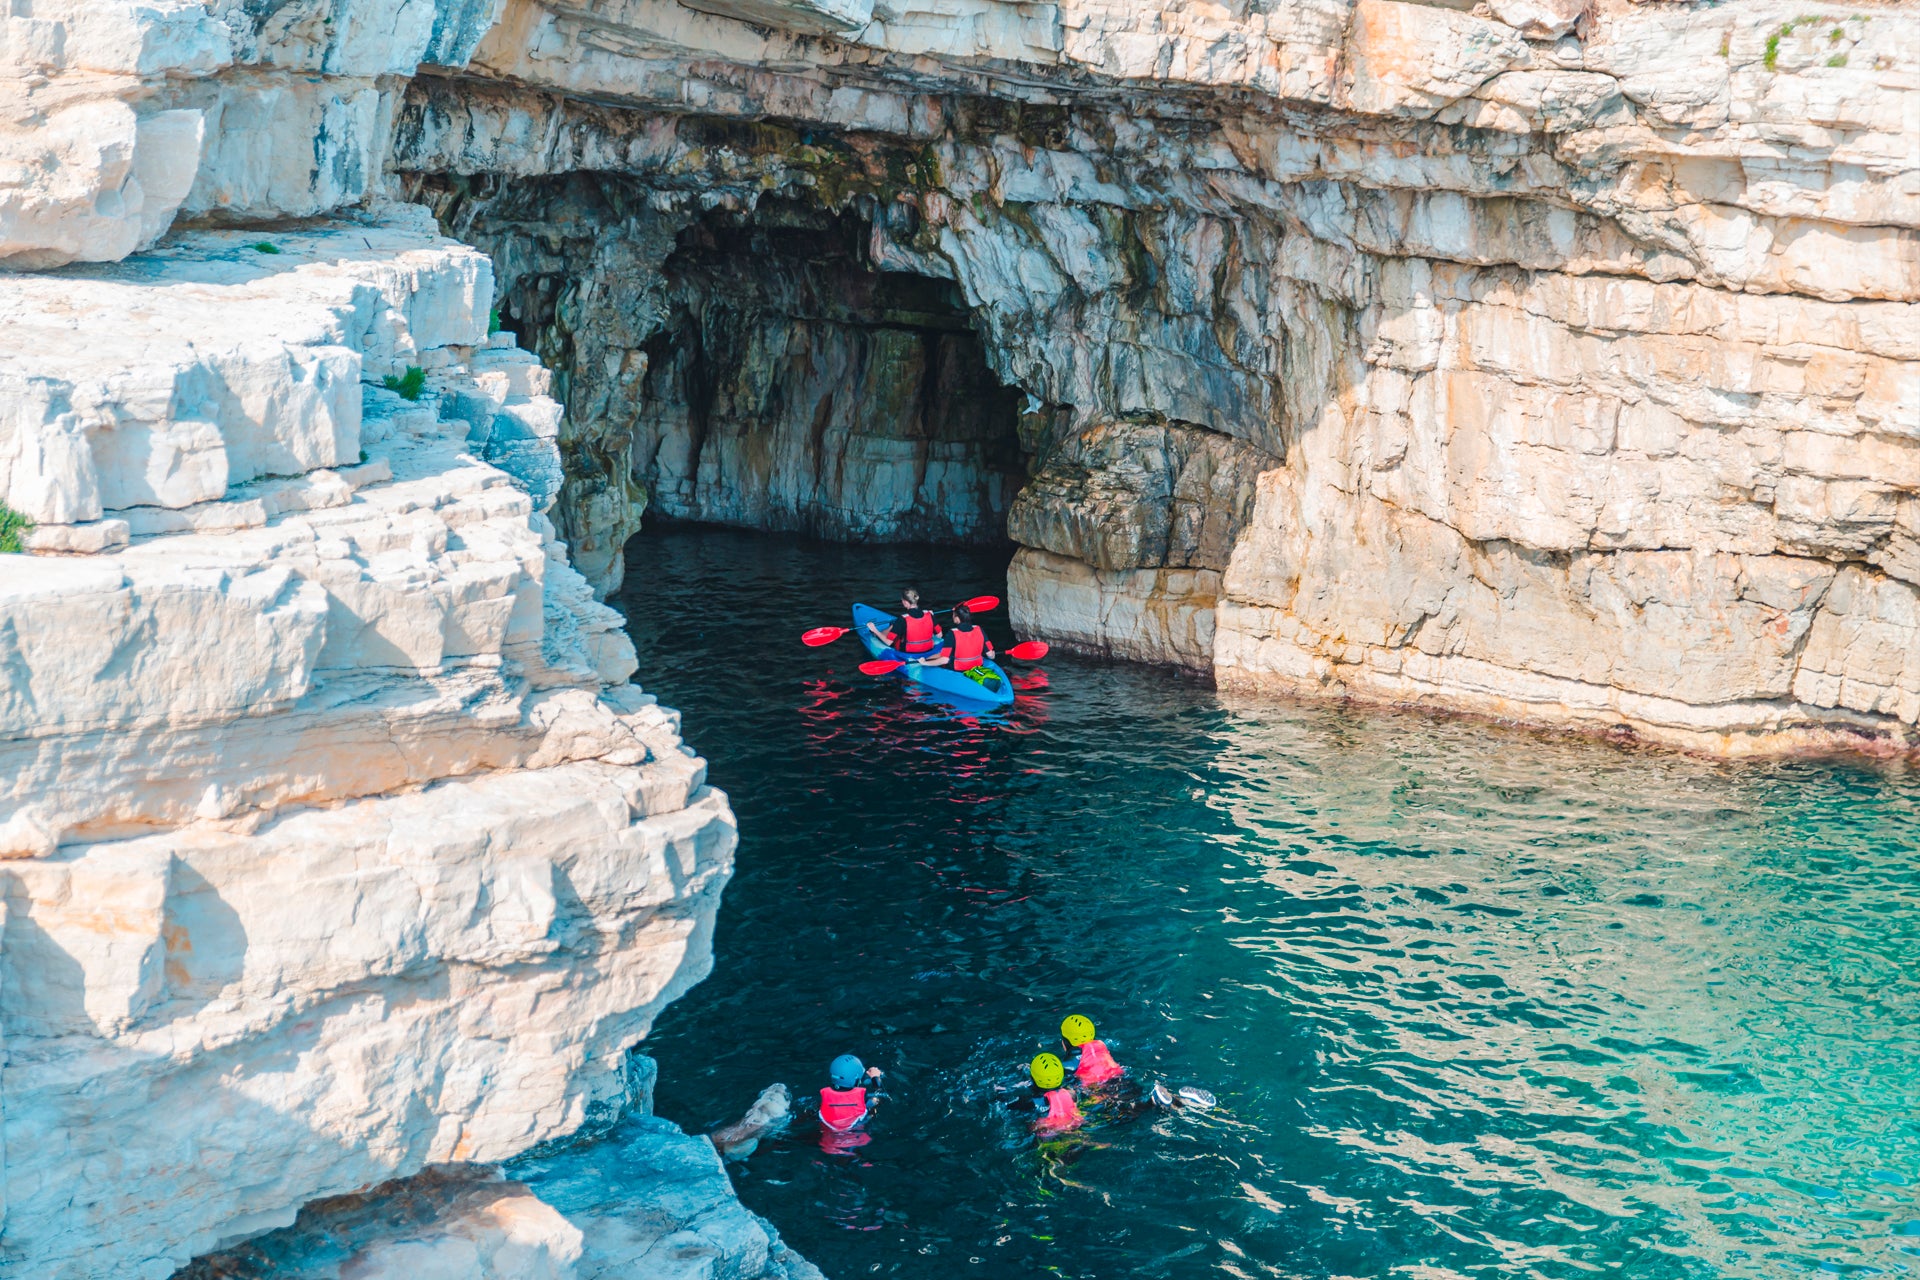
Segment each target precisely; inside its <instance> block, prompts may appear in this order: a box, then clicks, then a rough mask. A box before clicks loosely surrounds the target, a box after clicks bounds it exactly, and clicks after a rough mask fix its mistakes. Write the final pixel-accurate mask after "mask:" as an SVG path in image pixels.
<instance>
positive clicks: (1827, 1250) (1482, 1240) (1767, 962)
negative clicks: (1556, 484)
mask: <svg viewBox="0 0 1920 1280" xmlns="http://www.w3.org/2000/svg"><path fill="white" fill-rule="evenodd" d="M628 563H629V564H631V565H634V566H636V567H635V569H634V571H633V575H632V576H633V579H634V581H633V582H632V583H631V584H630V586H629V588H628V589H627V591H626V593H625V595H624V598H623V599H622V600H621V601H620V602H619V603H621V605H622V606H623V607H624V608H625V609H626V610H627V612H628V615H629V617H630V618H631V619H632V623H631V627H632V631H633V634H634V637H635V639H636V641H637V643H638V645H639V649H640V655H641V671H640V677H639V678H640V679H641V680H642V681H643V682H644V683H645V684H646V685H647V687H648V688H650V689H651V690H652V691H654V692H656V693H658V694H659V695H660V696H661V697H662V698H663V699H664V700H666V701H667V702H668V703H670V704H672V705H675V706H678V707H680V708H682V709H683V710H684V712H685V729H686V734H687V737H688V739H689V741H690V742H692V743H693V744H694V746H695V747H696V748H698V749H699V750H700V751H701V752H702V753H703V754H705V755H706V756H707V757H708V759H709V760H710V761H711V762H712V776H713V779H714V781H715V782H716V783H717V784H718V785H720V786H723V787H725V788H726V789H727V790H728V791H729V792H730V793H731V795H732V798H733V802H734V805H735V808H736V809H737V811H738V813H739V817H740V824H741V830H742V841H741V847H740V855H739V870H738V873H737V875H736V877H735V879H734V881H733V883H732V885H731V887H730V888H729V889H728V890H727V896H726V901H725V905H724V907H723V909H722V913H721V921H720V926H719V930H718V937H717V957H716V966H715V971H714V975H713V976H712V977H711V978H709V979H708V980H707V981H706V982H705V983H703V984H702V985H700V986H699V987H697V988H696V989H695V990H694V991H693V992H692V993H690V994H689V995H687V996H686V997H685V998H683V999H682V1000H681V1001H680V1002H678V1003H677V1004H675V1005H674V1006H673V1007H672V1008H670V1009H669V1010H668V1011H667V1012H666V1014H665V1015H664V1016H663V1017H662V1019H661V1021H660V1024H659V1026H658V1028H657V1029H656V1031H655V1033H654V1035H653V1036H652V1037H651V1038H650V1039H649V1041H648V1043H647V1051H648V1052H649V1053H651V1054H653V1055H654V1056H655V1057H656V1058H658V1060H659V1062H660V1065H661V1084H660V1090H659V1095H658V1102H657V1105H658V1108H659V1111H660V1113H661V1114H663V1115H666V1116H668V1117H670V1118H672V1119H674V1120H677V1121H679V1122H681V1123H682V1124H684V1125H686V1126H687V1127H688V1128H691V1129H700V1128H704V1127H708V1126H711V1125H714V1124H718V1123H721V1122H724V1121H727V1120H731V1119H733V1118H736V1117H737V1116H738V1115H739V1114H740V1112H741V1111H742V1110H743V1109H744V1108H745V1107H746V1105H747V1104H748V1103H749V1102H750V1101H751V1100H752V1098H753V1097H754V1095H755V1094H756V1093H757V1092H758V1091H759V1090H760V1088H761V1087H762V1086H764V1085H766V1084H767V1083H769V1082H770V1081H773V1080H784V1081H786V1082H787V1083H788V1084H790V1085H792V1086H793V1087H794V1088H795V1091H796V1093H798V1094H802V1095H811V1093H812V1091H813V1090H815V1089H817V1088H818V1087H819V1085H820V1084H822V1083H824V1081H823V1079H822V1078H821V1077H822V1075H823V1073H824V1068H825V1064H826V1063H827V1061H828V1060H829V1059H830V1058H832V1057H833V1056H834V1055H835V1054H837V1053H840V1052H844V1051H852V1052H856V1053H859V1054H860V1055H862V1056H863V1057H864V1058H866V1059H867V1060H868V1061H870V1062H874V1063H877V1064H879V1065H881V1066H883V1067H885V1068H886V1069H887V1070H888V1072H889V1086H890V1092H891V1094H892V1097H891V1098H890V1099H889V1101H888V1102H887V1104H886V1105H885V1106H884V1107H883V1109H882V1110H881V1111H880V1113H879V1114H878V1115H877V1116H876V1118H875V1122H874V1125H873V1131H872V1132H873V1139H872V1141H871V1142H870V1143H869V1144H868V1145H867V1146H865V1147H862V1148H860V1149H859V1150H857V1151H855V1152H852V1153H845V1154H835V1153H828V1152H825V1151H823V1150H822V1149H821V1147H820V1146H819V1144H818V1143H817V1141H816V1131H815V1129H814V1128H813V1125H812V1122H811V1119H810V1118H809V1117H804V1116H803V1117H802V1119H801V1121H800V1122H799V1123H798V1124H797V1125H796V1126H795V1128H794V1130H793V1131H792V1133H791V1134H790V1135H789V1136H788V1137H787V1138H785V1139H783V1140H782V1141H780V1142H778V1143H775V1144H772V1145H771V1146H769V1147H763V1148H762V1150H761V1151H760V1152H759V1153H758V1154H756V1155H755V1156H754V1157H753V1158H752V1159H751V1161H749V1162H748V1163H746V1164H744V1165H740V1166H736V1169H735V1178H736V1183H737V1185H738V1187H739V1191H740V1194H741V1196H742V1197H743V1198H744V1199H745V1200H746V1202H747V1203H748V1204H749V1205H750V1206H751V1207H753V1208H754V1209H755V1210H757V1211H759V1212H760V1213H762V1214H764V1215H766V1216H767V1217H768V1218H770V1219H771V1220H772V1221H773V1222H774V1223H775V1224H776V1225H777V1226H778V1227H779V1228H780V1230H781V1232H782V1233H783V1234H784V1235H785V1236H786V1237H787V1239H788V1240H789V1242H790V1243H792V1244H793V1245H794V1246H795V1247H796V1248H798V1249H799V1250H801V1251H802V1252H803V1253H805V1254H807V1255H808V1256H810V1257H811V1258H812V1259H813V1260H814V1261H815V1262H817V1263H818V1264H820V1265H821V1266H822V1267H823V1268H824V1269H825V1270H826V1271H827V1273H828V1274H829V1275H830V1276H835V1277H838V1278H839V1280H847V1278H849V1277H853V1276H856V1275H875V1274H877V1275H900V1276H915V1277H959V1276H1041V1275H1059V1276H1072V1277H1119V1276H1169V1277H1194V1276H1202V1275H1225V1276H1286V1277H1312V1278H1315V1280H1319V1278H1322V1277H1328V1278H1330V1277H1349V1276H1351V1277H1363V1276H1364V1277H1373V1276H1403V1277H1408V1278H1410V1280H1441V1278H1452V1277H1481V1276H1501V1277H1506V1276H1513V1277H1522V1276H1549V1277H1575V1276H1585V1275H1591V1274H1595V1273H1603V1274H1622V1275H1632V1276H1635V1277H1745V1276H1784V1275H1802V1274H1810V1273H1832V1272H1842V1273H1850V1274H1863V1275H1865V1274H1878V1275H1885V1274H1908V1273H1911V1272H1913V1271H1915V1270H1916V1269H1920V1204H1916V1200H1915V1197H1916V1190H1915V1186H1914V1180H1915V1178H1916V1177H1917V1176H1920V1112H1916V1110H1915V1104H1916V1100H1917V1098H1920V1053H1917V1052H1916V1050H1920V1035H1916V1033H1915V1029H1914V1024H1913V1017H1914V1013H1915V1010H1916V1008H1920V1001H1916V995H1920V979H1916V976H1915V973H1916V957H1917V956H1920V947H1916V943H1920V856H1917V854H1920V850H1917V848H1916V846H1917V845H1920V834H1917V833H1920V777H1916V775H1915V774H1914V773H1912V772H1910V771H1907V770H1906V769H1903V768H1902V767H1899V766H1892V765H1879V764H1871V763H1865V762H1795V763H1784V764H1774V765H1763V766H1754V765H1745V766H1729V765H1718V764H1713V763H1708V762H1702V761H1696V760H1690V759H1685V758H1679V757H1675V756H1671V755H1665V754H1658V753H1653V752H1639V751H1623V750H1619V749H1615V748H1612V747H1608V746H1605V745H1602V744H1599V743H1594V742H1588V741H1582V740H1569V739H1567V738H1564V737H1559V736H1552V735H1544V734H1539V735H1536V734H1529V733H1524V732H1519V731H1510V730H1502V729H1497V728H1493V727H1489V726H1486V725H1482V724H1476V723H1471V722H1466V721H1448V720H1436V719H1428V718H1422V717H1415V716H1407V715H1396V714H1381V713H1365V714H1363V713H1359V712H1354V711H1348V710H1343V709H1339V708H1331V707H1318V706H1303V705H1292V704H1286V703H1258V702H1248V701H1241V700H1237V699H1232V698H1227V697H1223V696H1221V695H1218V694H1215V693H1213V692H1211V691H1210V690H1208V689H1206V688H1204V687H1202V686H1200V685H1198V684H1196V683H1193V682H1190V681H1184V680H1181V679H1177V678H1172V677H1169V676H1168V675H1166V674H1164V673H1160V672H1155V671H1149V670H1143V669H1138V668H1127V667H1120V666H1109V665H1101V664H1095V663H1089V662H1079V661H1074V660H1070V659H1063V658H1054V659H1050V660H1049V661H1048V662H1047V663H1046V664H1045V670H1046V673H1047V679H1048V684H1047V687H1046V688H1044V689H1033V690H1030V691H1029V694H1028V696H1026V697H1024V698H1023V699H1022V700H1021V702H1020V703H1019V704H1018V705H1017V706H1016V707H1015V708H1014V709H1013V710H1012V711H1011V712H1010V713H1007V714H1005V715H1001V716H999V717H978V716H966V715H961V714H957V713H956V712H955V711H954V710H952V709H950V708H945V707H942V706H940V705H938V704H935V703H931V702H928V701H926V700H924V699H916V698H914V697H911V696H909V695H907V694H905V693H904V692H903V689H902V686H900V685H899V684H897V683H895V682H893V681H889V680H873V679H869V678H867V677H863V676H861V675H859V674H858V673H857V672H856V670H855V666H856V664H857V662H858V661H859V660H860V659H861V658H862V657H864V655H863V654H862V653H860V652H859V651H858V650H857V649H856V647H855V646H854V644H853V642H852V641H851V640H846V641H842V642H841V643H840V644H839V645H837V646H835V647H833V648H831V649H826V650H807V649H803V648H802V647H800V645H799V644H798V643H797V642H796V640H795V639H794V637H796V636H797V635H798V633H799V632H800V631H801V630H802V629H804V628H805V627H808V626H811V625H815V624H820V623H834V624H839V623H841V622H842V620H843V619H842V614H843V609H844V603H845V602H847V601H849V600H851V599H854V598H862V599H868V600H871V601H875V602H878V601H881V600H883V599H884V598H885V597H886V596H888V595H889V594H890V593H892V592H893V591H894V590H895V589H896V587H897V584H899V583H901V582H903V581H913V582H917V583H918V584H919V585H920V587H921V589H922V590H923V591H924V592H926V593H927V594H928V595H929V596H933V597H937V598H939V599H942V600H945V599H950V598H956V597H958V596H961V595H964V594H971V593H974V592H978V591H982V590H997V589H999V587H1000V586H1001V584H1002V582H1003V579H1002V578H1001V576H1000V574H1001V567H1002V565H1003V561H997V560H995V559H994V558H992V557H990V556H983V555H980V554H976V553H955V552H951V551H935V550H929V549H919V548H905V549H902V548H886V549H873V548H861V549H854V548H844V547H832V546H822V545H816V544H807V543H800V542H796V541H794V540H791V539H773V538H763V537H758V536H753V535H746V534H737V533H728V532H720V531H707V530H680V531H670V532H665V533H658V534H655V533H649V534H646V535H643V536H642V538H641V539H639V540H638V541H637V542H636V543H635V545H634V546H633V548H632V549H631V550H630V552H629V556H628ZM1001 616H1002V618H1004V615H1001ZM1003 635H1004V633H1003ZM1069 1012H1081V1013H1085V1014H1087V1015H1088V1016H1090V1017H1092V1018H1093V1019H1094V1021H1095V1022H1096V1023H1097V1024H1098V1025H1099V1028H1100V1031H1101V1033H1102V1035H1103V1036H1104V1038H1106V1039H1107V1041H1108V1043H1109V1044H1110V1045H1112V1046H1113V1048H1114V1050H1115V1053H1116V1054H1117V1056H1118V1057H1119V1058H1120V1060H1121V1061H1122V1062H1123V1063H1125V1064H1127V1065H1128V1066H1129V1067H1130V1068H1132V1070H1133V1071H1134V1073H1135V1074H1136V1076H1140V1077H1145V1078H1164V1079H1166V1080H1167V1081H1169V1082H1170V1083H1173V1084H1182V1083H1195V1084H1200V1085H1203V1086H1205V1087H1206V1088H1208V1089H1210V1090H1212V1091H1213V1092H1214V1093H1215V1094H1216V1095H1218V1097H1219V1100H1220V1104H1221V1105H1220V1107H1219V1109H1218V1110H1217V1111H1215V1112H1213V1113H1211V1114H1208V1115H1204V1116H1195V1115H1192V1114H1190V1113H1189V1114H1184V1115H1177V1116H1176V1115H1167V1114H1163V1113H1155V1114H1153V1115H1149V1116H1144V1117H1137V1118H1133V1119H1130V1120H1129V1119H1121V1118H1119V1117H1117V1116H1112V1115H1108V1116H1104V1117H1101V1118H1099V1119H1098V1120H1097V1121H1096V1123H1095V1124H1094V1125H1093V1126H1091V1127H1090V1128H1089V1130H1088V1131H1086V1132H1085V1133H1084V1134H1082V1135H1080V1136H1078V1137H1076V1138H1073V1139H1069V1140H1065V1141H1059V1142H1051V1143H1047V1144H1044V1145H1043V1144H1039V1143H1037V1142H1036V1141H1035V1140H1034V1138H1033V1137H1032V1136H1031V1135H1030V1134H1029V1133H1028V1132H1027V1131H1026V1129H1025V1126H1024V1124H1023V1123H1022V1122H1021V1121H1019V1120H1018V1119H1016V1118H1015V1117H1014V1116H1012V1115H1011V1114H1010V1113H1009V1112H1008V1110H1007V1108H1006V1107H1005V1105H1004V1102H1005V1099H1007V1098H1009V1097H1012V1096H1015V1095H1014V1094H1013V1093H1008V1092H1002V1091H1003V1090H1008V1089H1012V1088H1015V1087H1016V1086H1017V1084H1018V1081H1019V1079H1020V1072H1019V1068H1020V1064H1021V1063H1023V1062H1024V1061H1025V1059H1026V1058H1027V1057H1029V1056H1030V1055H1031V1054H1033V1053H1035V1052H1037V1051H1039V1050H1041V1049H1043V1048H1047V1047H1048V1046H1049V1045H1050V1043H1051V1041H1052V1038H1053V1034H1054V1028H1056V1027H1057V1026H1058V1024H1059V1021H1060V1018H1061V1017H1062V1016H1063V1015H1064V1014H1066V1013H1069Z"/></svg>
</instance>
